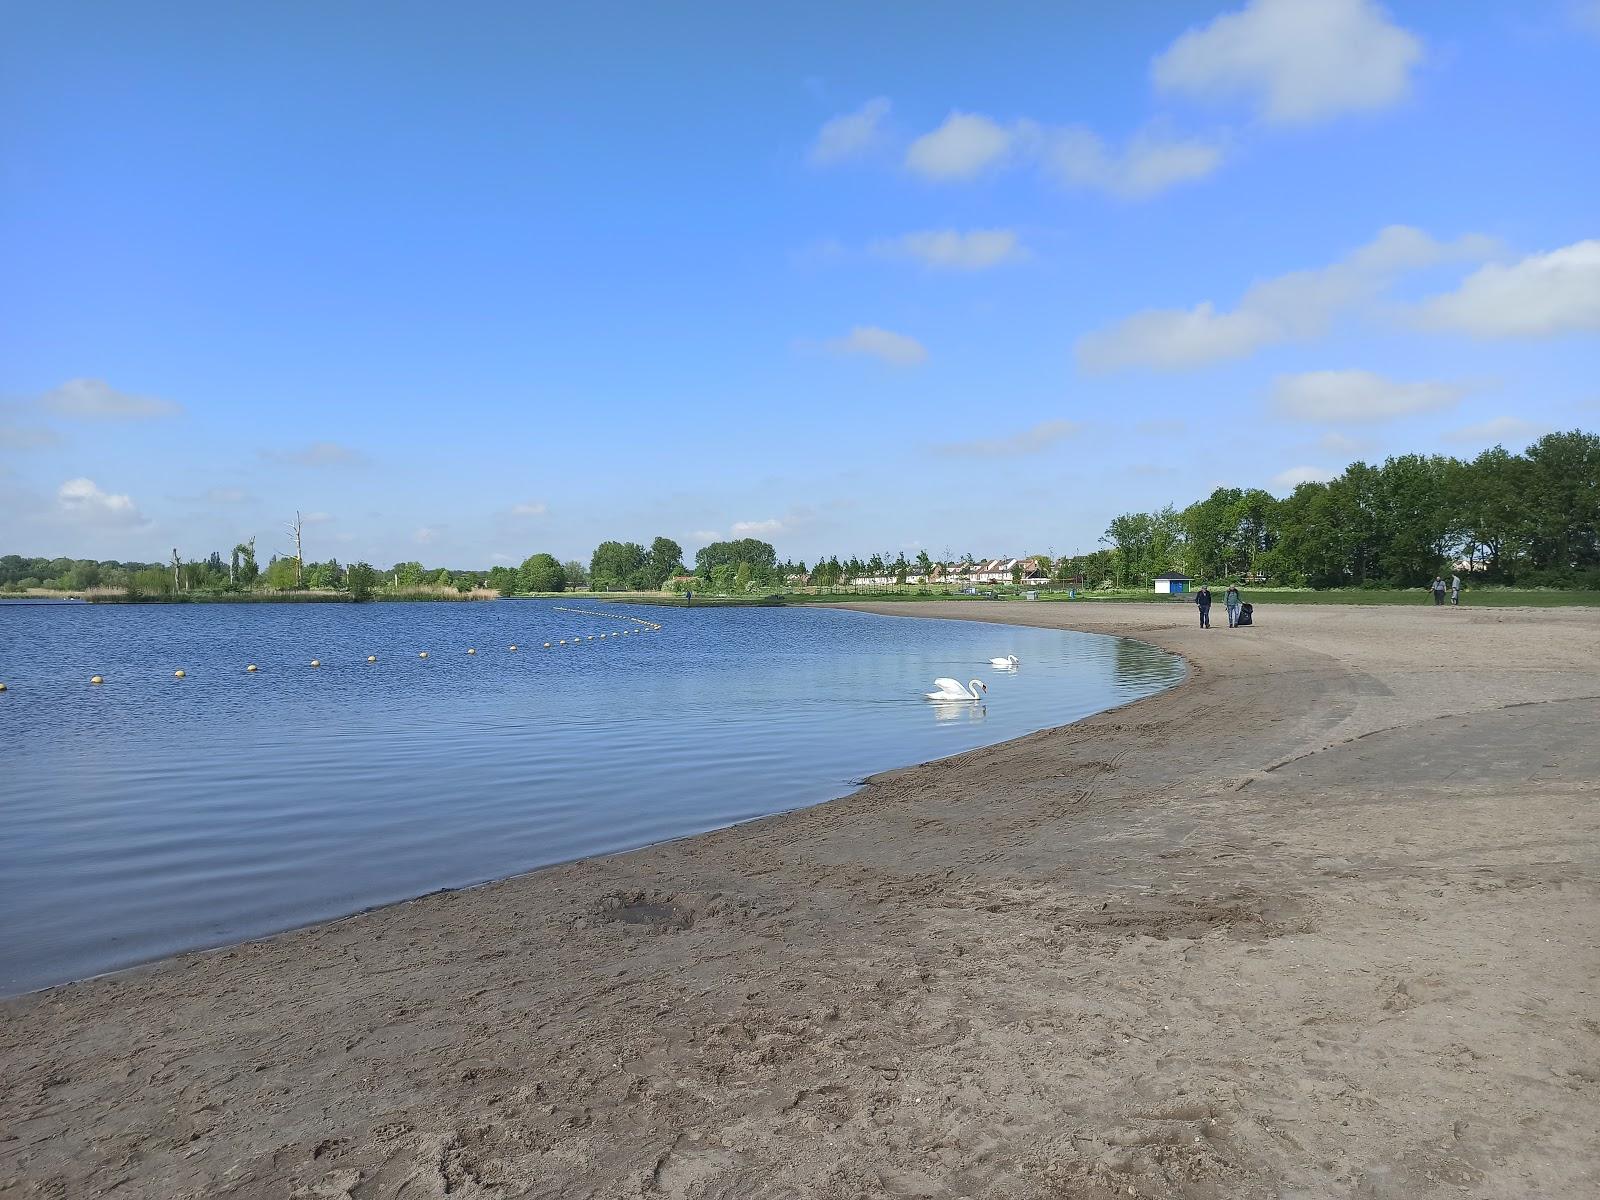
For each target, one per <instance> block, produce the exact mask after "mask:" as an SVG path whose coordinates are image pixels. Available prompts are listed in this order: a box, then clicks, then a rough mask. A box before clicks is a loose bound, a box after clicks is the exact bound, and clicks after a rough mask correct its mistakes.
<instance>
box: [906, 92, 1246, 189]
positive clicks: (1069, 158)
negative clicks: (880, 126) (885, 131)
mask: <svg viewBox="0 0 1600 1200" xmlns="http://www.w3.org/2000/svg"><path fill="white" fill-rule="evenodd" d="M1021 163H1027V164H1033V165H1036V166H1038V167H1039V168H1040V169H1042V170H1043V171H1044V172H1045V173H1046V174H1048V175H1049V176H1051V177H1052V178H1053V179H1055V180H1056V182H1058V183H1060V184H1062V185H1064V186H1066V187H1074V188H1094V189H1097V190H1099V191H1103V192H1108V193H1110V194H1111V195H1114V196H1121V197H1124V198H1126V199H1144V198H1145V197H1148V196H1153V195H1155V194H1156V193H1157V192H1161V191H1165V190H1166V189H1167V188H1169V187H1172V186H1173V185H1174V184H1178V183H1185V182H1188V181H1189V180H1193V179H1201V178H1204V177H1205V176H1207V175H1209V174H1211V172H1213V171H1215V170H1216V169H1217V167H1218V166H1220V165H1221V163H1222V148H1221V147H1220V146H1218V145H1216V144H1214V143H1212V142H1209V141H1205V140H1203V139H1200V138H1185V137H1179V136H1177V135H1175V134H1173V133H1171V132H1170V131H1169V130H1168V129H1167V128H1166V127H1165V125H1164V124H1161V123H1156V124H1152V125H1149V126H1146V127H1145V128H1144V129H1142V130H1140V131H1139V132H1138V133H1136V134H1134V135H1133V137H1131V138H1130V139H1129V140H1128V143H1127V145H1126V146H1124V147H1123V148H1122V149H1121V150H1120V151H1113V150H1112V149H1110V148H1108V147H1107V145H1106V143H1105V141H1104V140H1103V139H1102V138H1101V137H1100V136H1099V135H1098V134H1096V133H1095V132H1094V131H1093V130H1091V129H1089V128H1087V127H1086V126H1082V125H1066V126H1049V125H1041V124H1039V123H1038V122H1036V121H1029V120H1020V121H1014V122H1012V123H1011V124H1010V125H1009V126H1007V125H1002V124H1000V123H999V122H998V121H996V120H994V119H993V118H992V117H986V116H984V115H983V114H982V113H962V112H953V113H951V114H950V115H949V116H948V117H947V118H945V122H944V124H943V125H941V126H939V128H937V129H935V130H934V131H933V132H932V133H926V134H923V135H922V136H921V137H919V138H918V139H917V140H916V141H914V142H912V143H911V147H910V149H908V150H907V151H906V166H907V167H909V168H910V169H911V170H912V171H914V172H915V173H917V174H918V175H921V176H923V177H924V178H925V179H933V180H939V181H941V182H948V181H952V180H969V179H974V178H976V177H977V176H979V175H981V174H983V173H984V172H985V171H989V170H995V169H999V168H1000V167H1004V166H1010V165H1015V164H1021Z"/></svg>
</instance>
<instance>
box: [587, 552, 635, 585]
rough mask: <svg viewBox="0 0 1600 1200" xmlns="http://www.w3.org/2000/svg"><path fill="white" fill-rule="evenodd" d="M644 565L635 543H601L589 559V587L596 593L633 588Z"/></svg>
mask: <svg viewBox="0 0 1600 1200" xmlns="http://www.w3.org/2000/svg"><path fill="white" fill-rule="evenodd" d="M644 565H645V550H644V547H643V546H641V545H639V544H638V543H637V542H601V543H600V544H599V545H598V546H596V547H595V549H594V554H593V555H592V556H591V557H590V559H589V586H590V587H591V588H593V589H594V590H595V591H597V592H602V591H610V590H613V589H616V588H628V587H633V586H635V583H636V576H637V575H638V574H639V573H640V572H641V571H642V570H643V568H644Z"/></svg>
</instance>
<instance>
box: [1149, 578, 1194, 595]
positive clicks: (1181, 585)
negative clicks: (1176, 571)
mask: <svg viewBox="0 0 1600 1200" xmlns="http://www.w3.org/2000/svg"><path fill="white" fill-rule="evenodd" d="M1188 590H1189V577H1188V576H1187V575H1157V576H1156V591H1158V592H1160V593H1161V594H1162V595H1164V596H1176V595H1178V594H1180V593H1182V592H1187V591H1188Z"/></svg>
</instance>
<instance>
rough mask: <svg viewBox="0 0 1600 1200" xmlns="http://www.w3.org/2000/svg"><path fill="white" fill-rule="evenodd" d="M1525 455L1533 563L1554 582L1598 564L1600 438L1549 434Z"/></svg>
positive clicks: (1571, 433)
mask: <svg viewBox="0 0 1600 1200" xmlns="http://www.w3.org/2000/svg"><path fill="white" fill-rule="evenodd" d="M1526 458H1527V460H1528V473H1527V484H1528V492H1529V498H1530V501H1531V507H1532V511H1533V520H1532V521H1531V522H1530V523H1529V524H1530V529H1529V535H1530V536H1529V542H1530V554H1531V557H1532V561H1533V566H1534V567H1535V568H1537V569H1539V570H1542V571H1546V572H1549V573H1550V574H1551V577H1552V578H1553V579H1554V580H1555V581H1558V582H1565V581H1566V580H1567V579H1568V578H1570V577H1571V575H1572V573H1573V572H1575V571H1589V570H1595V569H1596V568H1600V437H1597V436H1596V435H1594V434H1592V433H1584V432H1582V431H1581V430H1577V429H1574V430H1573V431H1572V432H1570V433H1549V434H1546V435H1545V436H1544V437H1542V438H1540V439H1539V440H1538V441H1536V442H1534V443H1533V445H1531V446H1529V447H1528V449H1527V453H1526Z"/></svg>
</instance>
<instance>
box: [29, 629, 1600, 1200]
mask: <svg viewBox="0 0 1600 1200" xmlns="http://www.w3.org/2000/svg"><path fill="white" fill-rule="evenodd" d="M862 607H868V608H870V607H871V606H862ZM882 611H884V612H886V613H890V614H893V615H894V616H895V617H896V618H899V619H905V618H911V617H915V616H918V615H931V616H939V617H961V618H968V619H974V620H988V621H996V622H1002V623H1005V622H1009V623H1014V624H1033V625H1042V626H1061V627H1066V628H1074V629H1083V630H1088V631H1091V632H1107V633H1124V634H1128V635H1131V636H1134V637H1138V638H1141V639H1144V640H1147V641H1149V642H1152V643H1155V644H1157V645H1160V646H1162V647H1165V648H1167V649H1170V650H1172V651H1175V652H1177V653H1179V654H1182V655H1183V656H1184V657H1185V658H1186V659H1187V660H1188V661H1189V663H1190V664H1191V668H1192V675H1191V677H1190V679H1189V680H1188V681H1187V682H1186V683H1184V684H1183V685H1181V686H1180V687H1177V688H1175V689H1173V690H1171V691H1169V692H1167V693H1164V694H1162V695H1160V696H1157V697H1154V698H1152V699H1149V700H1145V701H1142V702H1140V703H1138V704H1136V705H1133V706H1130V707H1128V708H1125V709H1122V710H1119V711H1115V712H1111V713H1105V714H1102V715H1100V716H1098V717H1094V718H1091V719H1089V720H1087V721H1084V722H1081V723H1079V724H1076V725H1073V726H1069V727H1066V728H1063V729H1058V730H1052V731H1047V732H1043V733H1039V734H1035V735H1033V736H1030V737H1028V738H1024V739H1022V740H1020V741H1015V742H1010V743H1007V744H1005V745H1001V746H995V747H990V748H986V749H983V750H978V751H974V752H972V753H969V754H965V755H962V756H960V757H958V758H954V759H948V760H944V761H940V762H937V763H933V764H928V765H925V766H920V767H915V768H911V769H907V770H903V771H896V772H892V773H888V774H885V775H882V776H878V777H875V778H874V779H872V780H870V781H868V783H867V784H866V785H865V786H864V787H862V788H861V789H860V790H859V791H857V792H855V793H854V794H852V795H850V796H847V797H844V798H841V799H839V800H836V801H834V802H832V803H829V804H826V805H823V806H820V807H816V808H812V809H808V810H805V811H801V812H797V813H791V814H787V815H783V816H779V817H773V818H767V819H764V820H760V821H757V822H753V823H751V824H748V825H743V826H739V827H737V828H733V829H728V830H722V831H719V832H716V833H712V834H707V835H703V836H700V837H695V838H691V839H688V840H685V841H681V842H676V843H671V844H667V845H663V846H658V847H654V848H651V849H648V850H643V851H639V852H636V853H632V854H625V855H617V856H612V857H606V858H598V859H590V860H586V861H583V862H579V863H574V864H571V865H568V866H564V867H559V868H554V869H550V870H546V871H541V872H537V873H534V874H531V875H526V876H522V877H519V878H516V879H512V880H507V881H504V882H502V883H498V884H493V885H490V886H487V887H483V888H478V889H474V890H471V891H466V892H456V893H445V894H439V895H434V896H429V897H425V898H423V899H421V900H417V901H413V902H410V903H407V904H402V905H397V906H394V907H391V908H387V909H383V910H380V911H376V912H372V913H367V914H363V915H361V916H358V917H354V918H350V919H347V920H343V921H338V922H333V923H330V924H326V925H321V926H316V927H313V928H309V929H304V930H300V931H297V932H293V933H288V934H285V935H282V936H280V937H277V938H273V939H270V940H267V941H263V942H257V943H252V944H249V945H244V946H239V947H235V948H232V949H228V950H222V951H216V952H211V953H202V954H191V955H186V956H182V957H179V958H176V959H172V960H169V961H167V962H164V963H160V964H156V965H154V966H152V967H148V968H144V969H141V970H138V971H134V972H130V973H126V974H123V975H121V976H116V977H110V978H105V979H100V980H94V981H89V982H86V983H81V984H75V985H70V986H67V987H62V988H57V989H53V990H51V991H48V992H43V993H38V994H35V995H33V996H29V997H24V998H21V999H18V1000H13V1001H10V1002H7V1003H5V1004H4V1006H3V1007H0V1011H3V1014H4V1021H3V1025H0V1063H3V1074H0V1196H3V1197H6V1198H7V1200H11V1198H13V1197H15V1198H19V1200H20V1198H22V1197H30V1198H33V1197H40V1198H43V1197H49V1198H51V1200H78V1198H81V1197H98V1196H115V1197H129V1198H132V1197H151V1198H161V1200H179V1198H188V1197H193V1198H199V1197H239V1198H245V1197H260V1198H263V1200H266V1198H273V1200H282V1198H286V1197H295V1198H301V1197H304V1198H312V1197H316V1198H327V1200H378V1198H386V1200H387V1198H394V1200H420V1198H424V1197H445V1196H448V1197H452V1198H460V1200H487V1198H491V1197H492V1198H495V1200H510V1198H513V1197H529V1198H531V1197H551V1198H554V1197H596V1198H607V1197H629V1196H666V1197H683V1198H685V1200H694V1198H712V1197H715V1198H726V1200H733V1198H736V1197H792V1198H796V1200H798V1198H802V1197H824V1198H840V1200H843V1198H845V1197H952V1198H953V1197H1007V1198H1017V1200H1021V1198H1024V1197H1041V1198H1042V1197H1056V1198H1061V1197H1066V1198H1071V1200H1110V1198H1111V1197H1128V1196H1141V1197H1193V1198H1216V1200H1223V1198H1230V1200H1232V1198H1241V1200H1249V1198H1256V1197H1260V1198H1269V1197H1270V1198H1283V1200H1288V1198H1305V1197H1344V1196H1358V1197H1395V1198H1400V1197H1405V1198H1408V1200H1412V1198H1417V1197H1434V1196H1438V1197H1445V1196H1449V1197H1506V1198H1508V1200H1510V1198H1516V1200H1525V1198H1527V1197H1549V1198H1563V1197H1574V1198H1576V1197H1589V1196H1593V1195H1596V1194H1600V998H1597V994H1596V989H1597V987H1600V985H1597V982H1596V981H1597V979H1600V950H1597V938H1596V934H1597V932H1600V915H1597V914H1600V909H1597V905H1596V901H1597V899H1600V896H1597V892H1600V807H1597V803H1596V801H1597V799H1600V792H1597V783H1600V611H1597V610H1593V609H1589V610H1584V609H1543V610H1527V609H1497V610H1474V609H1471V608H1463V609H1459V610H1457V609H1448V608H1447V609H1442V610H1440V609H1434V608H1433V607H1431V606H1426V607H1424V606H1418V607H1416V608H1359V607H1344V606H1340V607H1312V606H1306V607H1293V608H1284V609H1274V608H1272V607H1271V606H1270V605H1268V606H1267V607H1265V608H1264V609H1262V610H1260V612H1259V614H1258V617H1259V621H1260V624H1258V625H1257V626H1255V627H1253V628H1250V629H1243V630H1235V631H1230V630H1228V629H1226V628H1216V629H1212V630H1209V631H1203V630H1200V629H1199V628H1197V627H1195V618H1194V611H1193V609H1192V608H1191V607H1190V606H1188V605H1185V604H1172V605H1158V604H1101V605H1096V604H1092V603H1077V604H1073V605H1070V606H1069V605H1064V604H1062V605H1048V604H1033V605H1029V604H1024V603H1006V604H998V603H997V604H988V603H981V602H980V603H962V604H952V603H928V604H909V603H894V604H889V605H885V606H883V608H882ZM1216 612H1217V616H1218V618H1219V624H1220V623H1221V621H1220V618H1221V615H1222V614H1221V609H1220V608H1219V609H1217V610H1216ZM1004 643H1005V634H1004V631H1003V630H999V629H997V630H996V631H995V652H996V653H1004V652H1005V644H1004ZM1023 669H1024V670H1026V664H1025V663H1024V664H1023ZM980 674H981V672H980ZM645 802H648V798H641V803H645Z"/></svg>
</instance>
